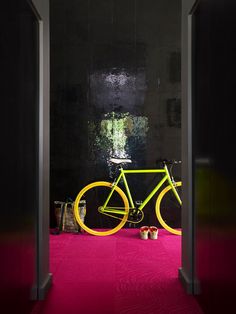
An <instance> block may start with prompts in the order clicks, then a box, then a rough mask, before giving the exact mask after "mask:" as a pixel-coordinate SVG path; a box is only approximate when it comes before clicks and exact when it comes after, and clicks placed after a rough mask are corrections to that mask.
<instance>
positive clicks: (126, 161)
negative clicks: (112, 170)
mask: <svg viewBox="0 0 236 314" xmlns="http://www.w3.org/2000/svg"><path fill="white" fill-rule="evenodd" d="M110 161H111V162H113V163H114V164H123V163H131V162H132V160H131V159H127V158H113V157H112V158H110Z"/></svg>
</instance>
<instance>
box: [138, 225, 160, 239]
mask: <svg viewBox="0 0 236 314" xmlns="http://www.w3.org/2000/svg"><path fill="white" fill-rule="evenodd" d="M149 236H150V239H151V240H156V239H157V238H158V229H157V227H155V226H150V227H148V226H142V227H141V228H140V238H141V239H142V240H147V239H148V238H149Z"/></svg>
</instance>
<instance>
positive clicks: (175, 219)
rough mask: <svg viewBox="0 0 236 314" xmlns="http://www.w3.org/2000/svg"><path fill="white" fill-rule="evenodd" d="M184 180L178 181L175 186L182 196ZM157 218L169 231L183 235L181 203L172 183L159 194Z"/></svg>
mask: <svg viewBox="0 0 236 314" xmlns="http://www.w3.org/2000/svg"><path fill="white" fill-rule="evenodd" d="M181 186H182V182H176V183H175V188H176V190H177V192H178V194H179V196H180V199H181V196H182V188H181ZM156 215H157V219H158V221H159V222H160V224H161V225H162V227H163V228H165V229H166V230H168V231H169V232H171V233H173V234H176V235H181V234H182V232H181V230H180V228H181V205H180V204H179V202H178V200H177V198H176V196H175V194H174V193H173V190H172V188H171V186H170V185H168V186H167V187H166V188H165V189H164V190H162V191H161V193H160V194H159V196H158V198H157V201H156Z"/></svg>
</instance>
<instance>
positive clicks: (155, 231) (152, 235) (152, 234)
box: [149, 226, 158, 240]
mask: <svg viewBox="0 0 236 314" xmlns="http://www.w3.org/2000/svg"><path fill="white" fill-rule="evenodd" d="M149 232H150V239H152V240H156V239H157V238H158V229H157V227H155V226H151V227H149Z"/></svg>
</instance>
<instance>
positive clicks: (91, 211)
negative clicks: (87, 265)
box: [74, 181, 129, 236]
mask: <svg viewBox="0 0 236 314" xmlns="http://www.w3.org/2000/svg"><path fill="white" fill-rule="evenodd" d="M112 187H113V185H112V183H110V182H106V181H97V182H93V183H90V184H88V185H86V186H85V187H84V188H83V189H82V190H81V191H80V192H79V194H78V195H77V197H76V199H75V203H74V215H75V219H76V221H77V222H78V224H79V225H80V227H81V228H82V229H83V230H85V231H87V232H88V233H90V234H92V235H96V236H107V235H111V234H114V233H116V232H117V231H119V230H120V229H121V228H122V227H123V226H124V225H125V223H126V221H127V219H128V213H129V202H128V199H127V197H126V195H125V193H124V192H123V191H122V190H121V188H120V187H118V186H116V187H115V190H114V192H113V195H112V196H111V199H110V200H109V203H108V205H109V206H111V207H112V206H118V205H119V207H122V209H123V210H124V211H125V213H126V214H124V215H121V214H117V215H115V214H113V213H112V214H111V215H112V216H113V217H114V216H116V217H117V218H112V217H110V216H109V214H102V213H100V212H99V211H98V209H99V206H102V205H103V204H104V201H105V199H106V198H107V196H108V194H109V193H110V190H111V188H112ZM98 190H99V191H98ZM82 199H83V200H85V201H86V216H85V220H84V221H82V220H81V217H80V209H79V203H80V200H82ZM87 215H90V217H89V218H87ZM107 217H108V218H107ZM89 219H90V222H89ZM108 219H110V221H109V222H108V221H107V220H108ZM103 220H104V221H103ZM109 223H110V225H108V224H109ZM90 224H91V225H90Z"/></svg>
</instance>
